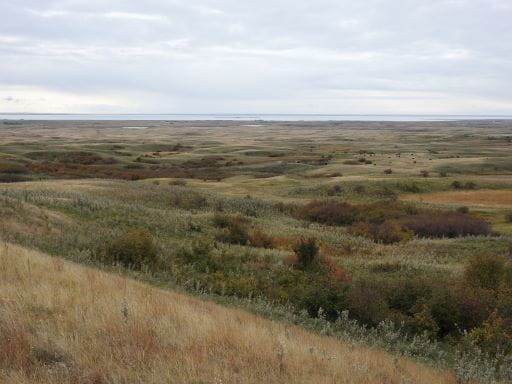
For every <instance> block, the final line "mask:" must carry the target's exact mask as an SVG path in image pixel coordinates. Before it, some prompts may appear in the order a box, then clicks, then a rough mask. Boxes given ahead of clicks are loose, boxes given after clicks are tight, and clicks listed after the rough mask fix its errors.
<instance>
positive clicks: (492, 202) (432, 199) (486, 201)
mask: <svg viewBox="0 0 512 384" xmlns="http://www.w3.org/2000/svg"><path fill="white" fill-rule="evenodd" d="M402 199H403V200H406V201H422V202H425V203H433V204H465V205H474V206H490V207H512V190H509V189H504V190H484V189H482V190H478V191H449V192H435V193H429V194H422V195H417V194H416V195H406V196H403V198H402Z"/></svg>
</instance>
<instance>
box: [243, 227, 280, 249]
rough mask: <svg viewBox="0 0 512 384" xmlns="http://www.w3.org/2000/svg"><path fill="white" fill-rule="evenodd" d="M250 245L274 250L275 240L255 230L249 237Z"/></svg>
mask: <svg viewBox="0 0 512 384" xmlns="http://www.w3.org/2000/svg"><path fill="white" fill-rule="evenodd" d="M249 244H250V245H251V246H253V247H257V248H274V239H273V238H272V237H271V236H269V235H267V234H265V233H263V232H262V231H260V230H259V229H255V230H254V231H252V232H251V233H250V235H249Z"/></svg>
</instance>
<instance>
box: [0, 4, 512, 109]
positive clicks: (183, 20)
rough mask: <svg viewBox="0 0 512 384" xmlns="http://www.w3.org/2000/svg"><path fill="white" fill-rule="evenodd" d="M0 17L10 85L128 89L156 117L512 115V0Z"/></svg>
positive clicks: (55, 7) (1, 65) (53, 9)
mask: <svg viewBox="0 0 512 384" xmlns="http://www.w3.org/2000/svg"><path fill="white" fill-rule="evenodd" d="M0 13H1V14H2V15H3V20H2V24H0V59H1V60H0V90H1V88H2V86H4V87H22V86H23V87H36V88H39V89H42V90H44V89H48V90H51V91H61V92H66V93H73V94H77V95H79V94H88V95H95V94H98V95H104V94H118V95H122V96H123V97H124V96H126V95H128V96H129V97H130V98H131V99H133V101H134V103H135V102H136V103H138V104H137V105H140V109H141V111H148V112H157V111H169V112H202V110H201V109H200V108H208V110H206V111H205V112H215V111H214V110H212V108H213V109H217V111H218V112H226V111H233V112H265V111H269V112H279V111H280V112H298V113H300V112H319V111H318V108H322V105H321V100H324V101H325V104H324V108H325V110H322V111H320V112H331V113H333V112H339V113H351V112H353V111H354V110H357V112H358V113H360V112H368V113H371V112H374V113H385V112H387V113H393V112H404V111H405V110H407V111H408V112H418V113H421V112H423V111H422V110H421V108H420V109H418V105H419V104H418V103H416V102H413V100H418V99H421V98H422V95H423V97H424V100H425V109H428V110H435V108H436V105H438V106H439V108H440V109H443V110H444V109H446V108H452V109H451V110H450V111H451V112H452V113H465V112H467V111H469V110H470V111H473V112H475V108H474V105H475V100H481V101H482V102H481V105H482V106H481V108H480V110H479V112H481V113H491V112H495V113H507V112H509V111H512V89H510V87H509V86H508V84H509V83H510V79H512V45H511V44H510V43H509V42H510V41H511V39H512V27H511V23H510V22H509V20H510V18H511V16H512V5H511V3H510V1H509V0H464V1H458V0H432V1H429V2H425V1H421V0H404V1H399V2H390V1H386V0H365V1H357V2H355V1H349V0H340V1H336V0H318V1H315V2H311V1H305V0H295V1H291V0H273V1H270V0H262V1H259V2H247V1H239V0H210V1H208V0H202V1H194V2H190V1H186V0H173V1H165V0H148V1H145V2H139V1H121V0H114V1H108V2H105V1H100V0H91V1H84V0H73V1H72V0H67V1H65V0H61V1H56V0H54V1H52V0H40V1H30V0H18V1H14V0H11V1H9V0H8V1H4V2H2V3H1V4H0ZM137 95H146V96H145V97H144V98H143V97H139V96H137ZM376 95H377V96H376ZM386 97H388V98H389V100H390V102H389V103H388V104H386V106H385V107H383V104H382V103H375V102H374V100H375V99H376V98H377V99H379V100H381V99H385V98H386ZM348 99H350V103H347V100H348ZM144 100H149V101H148V103H147V104H145V101H144ZM393 100H401V101H400V103H398V102H396V103H395V104H393ZM408 100H411V102H410V103H409V104H410V106H408V105H409V104H407V103H408ZM436 100H437V101H436ZM464 100H467V105H468V108H467V110H466V109H465V107H464V105H465V104H464ZM372 103H373V104H372ZM436 103H437V104H436ZM312 105H314V108H313V109H314V110H311V108H312V107H311V106H312ZM469 105H471V107H469ZM99 107H101V106H99ZM168 108H170V109H168ZM173 108H180V110H176V109H173ZM237 108H244V110H237ZM269 108H270V109H272V110H268V109H269ZM383 108H384V109H383ZM404 108H405V110H404ZM414 108H416V109H414ZM279 109H282V110H279ZM511 113H512V112H511Z"/></svg>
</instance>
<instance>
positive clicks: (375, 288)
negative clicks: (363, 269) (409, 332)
mask: <svg viewBox="0 0 512 384" xmlns="http://www.w3.org/2000/svg"><path fill="white" fill-rule="evenodd" d="M346 300H347V309H348V311H349V313H350V314H351V316H352V317H354V318H355V319H357V320H358V321H361V322H362V323H363V324H367V325H370V326H376V325H377V324H379V323H380V322H381V321H383V320H384V319H386V318H387V317H388V316H389V308H388V305H387V303H386V298H385V294H384V292H383V289H382V287H381V286H380V285H379V284H377V283H375V282H372V281H369V280H363V281H358V282H356V283H355V284H353V285H352V286H351V287H350V288H349V290H348V293H347V299H346Z"/></svg>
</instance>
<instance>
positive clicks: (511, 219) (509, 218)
mask: <svg viewBox="0 0 512 384" xmlns="http://www.w3.org/2000/svg"><path fill="white" fill-rule="evenodd" d="M505 221H506V222H507V223H512V212H507V213H506V214H505Z"/></svg>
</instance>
